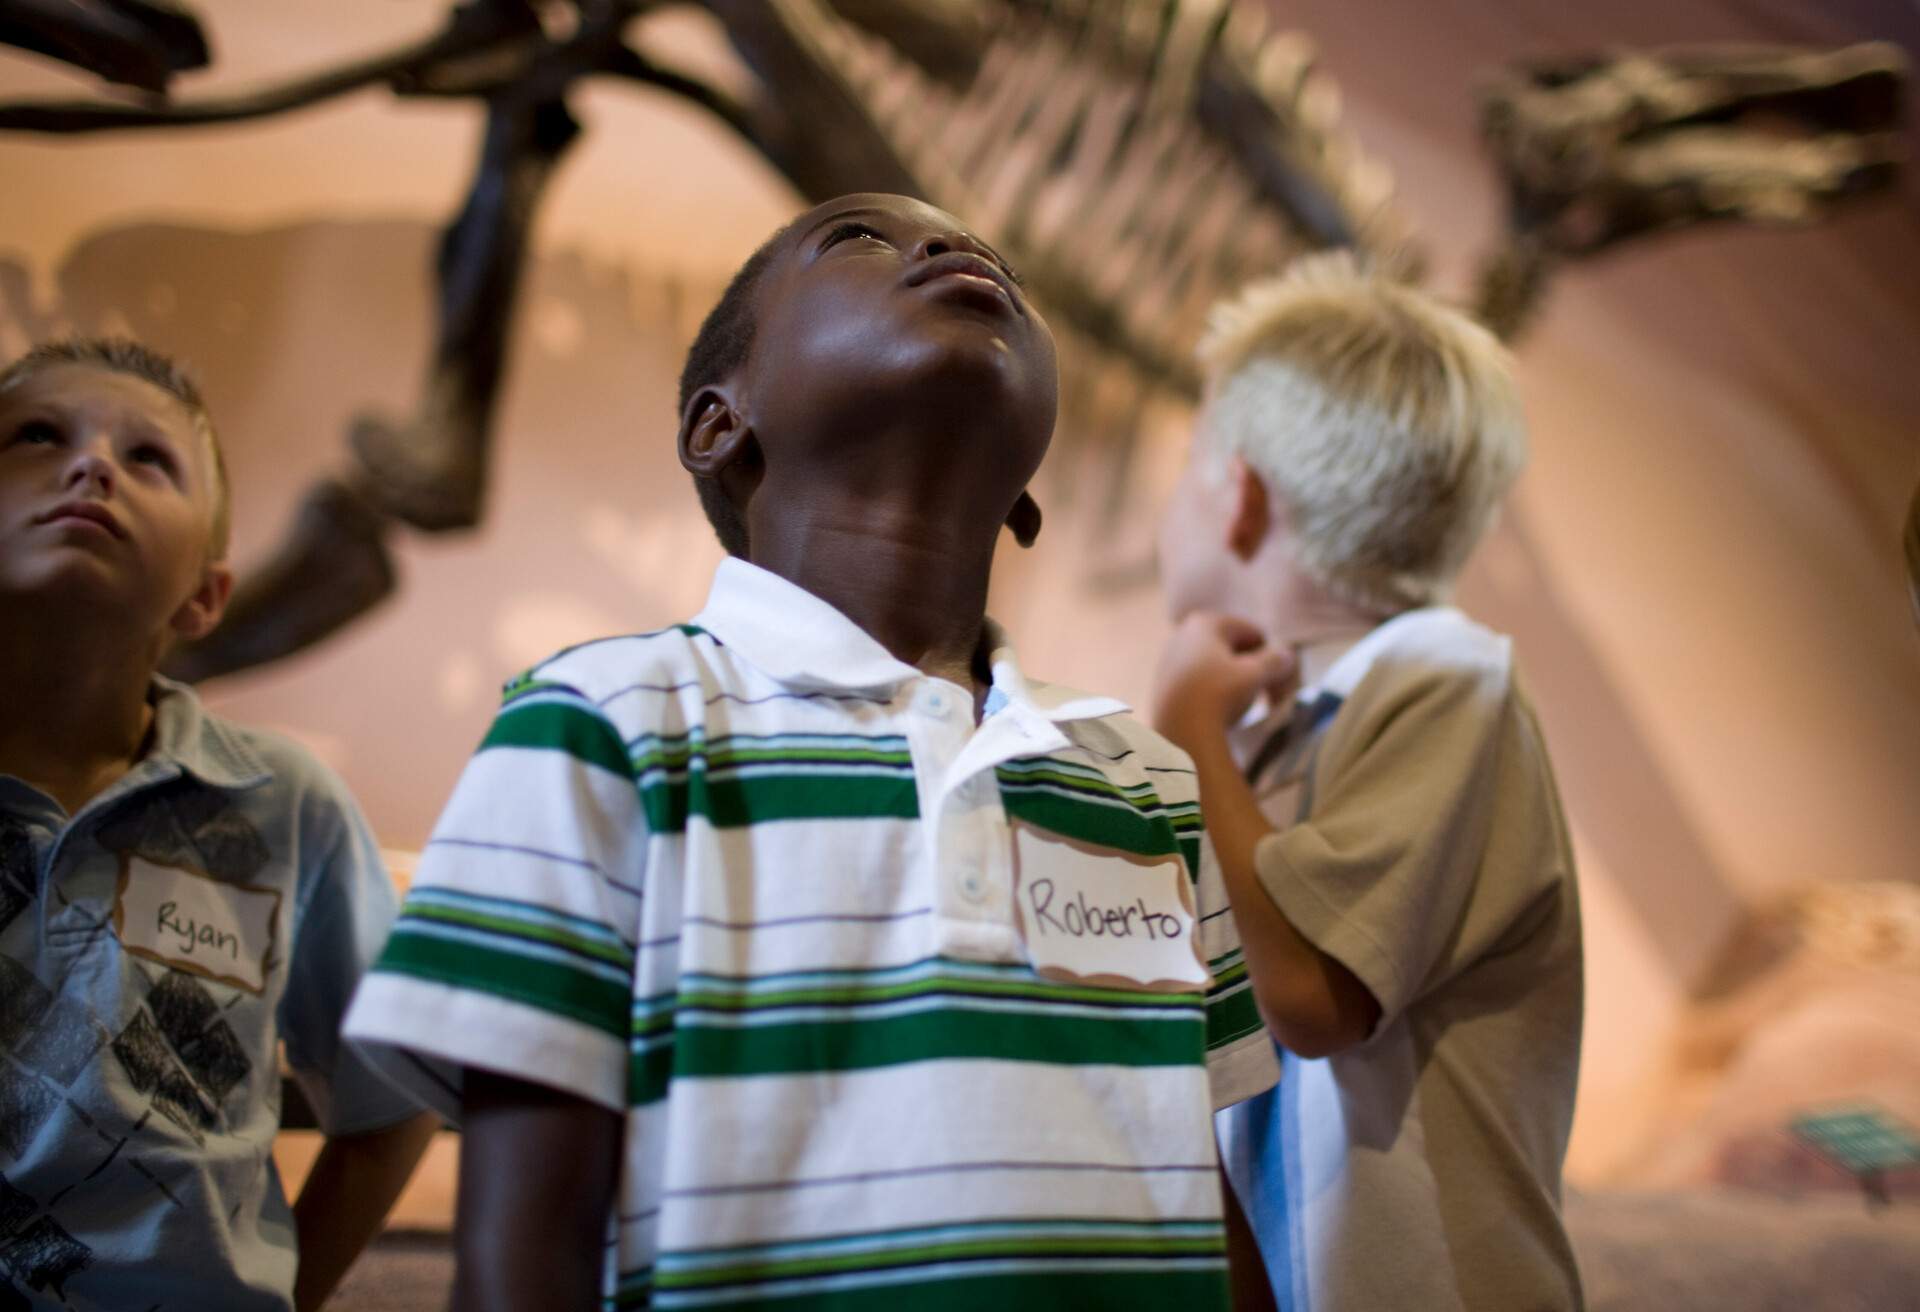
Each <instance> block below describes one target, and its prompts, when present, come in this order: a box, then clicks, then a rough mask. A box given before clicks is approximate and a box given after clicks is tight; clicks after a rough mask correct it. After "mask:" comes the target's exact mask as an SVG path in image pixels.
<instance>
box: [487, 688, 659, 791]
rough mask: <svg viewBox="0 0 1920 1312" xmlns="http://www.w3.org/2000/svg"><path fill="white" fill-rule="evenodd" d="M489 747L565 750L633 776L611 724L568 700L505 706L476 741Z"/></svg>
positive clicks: (607, 768)
mask: <svg viewBox="0 0 1920 1312" xmlns="http://www.w3.org/2000/svg"><path fill="white" fill-rule="evenodd" d="M490 747H535V748H544V749H546V750H549V751H557V752H565V753H566V754H567V755H568V756H571V757H572V758H573V759H574V760H576V761H580V762H582V763H583V764H586V765H594V766H598V767H600V768H601V769H602V770H606V771H608V772H610V773H612V774H617V775H619V776H620V777H621V778H623V779H629V778H632V777H633V769H632V765H631V763H630V762H629V761H628V760H627V749H626V747H625V746H624V745H623V744H622V743H621V741H620V735H619V734H618V733H616V732H614V728H613V726H612V725H611V724H608V723H607V721H606V719H605V717H603V716H602V715H600V713H599V712H597V711H592V710H588V709H587V708H586V707H584V706H580V705H577V704H574V703H570V702H559V701H545V702H533V703H530V704H524V705H515V706H509V707H507V708H506V709H505V710H503V711H501V712H500V714H499V716H498V717H496V718H495V720H494V722H493V727H492V728H491V729H489V730H488V731H487V736H486V737H485V738H484V739H482V740H481V742H480V748H479V750H480V751H483V752H484V751H486V750H487V749H488V748H490Z"/></svg>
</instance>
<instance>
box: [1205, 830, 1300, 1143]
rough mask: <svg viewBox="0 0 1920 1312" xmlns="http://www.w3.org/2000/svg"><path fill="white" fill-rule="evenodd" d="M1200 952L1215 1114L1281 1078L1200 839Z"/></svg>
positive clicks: (1208, 845) (1236, 933)
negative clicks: (1206, 976) (1207, 980)
mask: <svg viewBox="0 0 1920 1312" xmlns="http://www.w3.org/2000/svg"><path fill="white" fill-rule="evenodd" d="M1194 902H1195V909H1196V910H1197V912H1198V915H1199V922H1200V927H1199V936H1200V952H1201V955H1202V956H1204V957H1205V958H1206V961H1207V968H1208V969H1209V970H1211V971H1212V972H1213V983H1212V985H1211V986H1209V987H1208V989H1207V1079H1208V1082H1209V1084H1211V1086H1212V1088H1213V1105H1214V1109H1215V1110H1216V1111H1217V1110H1219V1109H1220V1108H1222V1107H1231V1106H1232V1105H1233V1104H1235V1103H1237V1102H1244V1101H1245V1100H1246V1099H1248V1098H1251V1097H1253V1096H1254V1095H1255V1094H1259V1093H1264V1092H1265V1091H1266V1090H1268V1089H1270V1088H1272V1087H1273V1085H1274V1084H1275V1083H1276V1082H1277V1081H1278V1080H1279V1078H1280V1063H1279V1059H1278V1056H1277V1054H1276V1053H1275V1052H1274V1047H1273V1041H1272V1040H1271V1039H1270V1038H1268V1036H1267V1028H1266V1023H1265V1022H1264V1021H1262V1020H1261V1019H1260V1011H1259V1008H1258V1007H1257V1006H1256V1005H1255V1004H1254V999H1253V981H1252V980H1251V979H1250V978H1248V976H1247V963H1246V959H1245V956H1244V954H1243V953H1242V952H1241V948H1240V930H1239V927H1238V926H1237V925H1235V924H1234V921H1233V910H1232V908H1230V907H1229V906H1228V905H1227V886H1226V881H1225V879H1224V878H1223V877H1222V876H1221V873H1220V861H1219V858H1218V857H1216V856H1215V855H1214V851H1213V843H1212V841H1211V840H1210V839H1209V838H1207V836H1206V835H1205V833H1204V832H1203V833H1202V834H1201V836H1200V869H1199V874H1198V877H1197V878H1196V880H1195V883H1194Z"/></svg>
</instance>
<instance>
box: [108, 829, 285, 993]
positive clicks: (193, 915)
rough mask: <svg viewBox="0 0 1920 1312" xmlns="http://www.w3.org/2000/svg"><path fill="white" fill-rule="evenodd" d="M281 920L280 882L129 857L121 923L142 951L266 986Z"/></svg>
mask: <svg viewBox="0 0 1920 1312" xmlns="http://www.w3.org/2000/svg"><path fill="white" fill-rule="evenodd" d="M279 923H280V892H279V890H278V889H272V888H260V887H258V886H256V885H252V884H230V883H227V882H226V881H224V880H219V879H214V878H212V877H211V876H209V875H203V874H201V873H200V872H199V871H196V870H186V869H182V868H180V867H177V866H162V865H155V864H154V863H153V862H151V861H148V860H146V859H145V858H144V857H137V856H125V857H122V858H121V867H120V894H119V896H118V897H117V898H116V899H115V901H114V905H113V929H114V933H116V934H118V935H119V936H120V945H121V946H122V947H123V948H125V949H126V950H127V951H128V952H131V953H132V954H133V955H134V956H136V957H144V958H146V959H147V960H148V961H155V962H158V963H159V964H161V965H163V966H167V967H170V968H171V969H174V970H184V971H187V972H188V973H189V974H194V975H204V976H206V977H207V978H208V979H213V980H218V981H219V982H220V983H222V984H231V985H232V986H233V987H234V988H237V989H245V990H246V991H247V992H249V993H259V992H261V991H262V990H263V989H265V987H266V981H267V971H268V969H269V967H270V966H271V964H272V962H273V950H274V938H275V935H276V933H277V932H278V929H279Z"/></svg>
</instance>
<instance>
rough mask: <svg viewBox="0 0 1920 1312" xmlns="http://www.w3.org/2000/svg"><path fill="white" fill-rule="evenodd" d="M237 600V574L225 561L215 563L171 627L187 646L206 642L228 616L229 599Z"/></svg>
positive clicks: (205, 573) (176, 614)
mask: <svg viewBox="0 0 1920 1312" xmlns="http://www.w3.org/2000/svg"><path fill="white" fill-rule="evenodd" d="M231 596H233V570H232V569H231V568H230V567H229V566H228V565H227V564H226V563H225V562H224V561H214V562H213V563H212V564H210V565H208V566H207V567H206V568H205V569H203V570H202V571H201V572H200V583H199V585H198V586H197V587H195V588H194V590H193V592H192V594H191V595H189V596H188V598H187V599H186V600H185V601H183V602H181V603H180V609H178V610H176V611H174V612H173V618H172V619H170V620H168V621H167V623H168V625H169V626H170V627H171V628H172V629H173V631H174V634H175V635H176V636H177V637H179V638H181V639H182V640H183V641H186V642H193V641H195V640H196V639H199V638H204V637H206V636H207V635H208V634H209V633H212V632H213V630H214V628H215V627H216V626H217V625H218V624H219V623H220V617H221V616H222V615H224V614H226V613H227V599H228V598H230V597H231Z"/></svg>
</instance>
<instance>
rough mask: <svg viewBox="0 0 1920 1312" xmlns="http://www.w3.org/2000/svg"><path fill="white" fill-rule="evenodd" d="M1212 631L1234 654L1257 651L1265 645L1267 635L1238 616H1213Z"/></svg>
mask: <svg viewBox="0 0 1920 1312" xmlns="http://www.w3.org/2000/svg"><path fill="white" fill-rule="evenodd" d="M1213 631H1214V632H1215V633H1216V634H1218V635H1219V637H1220V640H1221V641H1222V642H1224V643H1226V644H1227V646H1228V647H1229V648H1230V649H1231V650H1233V651H1236V652H1242V653H1245V652H1253V651H1257V650H1259V649H1260V648H1261V647H1264V646H1266V643H1267V635H1266V634H1264V633H1262V632H1261V631H1260V628H1259V626H1258V625H1255V624H1250V623H1248V622H1247V621H1246V620H1243V619H1241V618H1240V617H1239V616H1238V615H1215V616H1214V617H1213Z"/></svg>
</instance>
